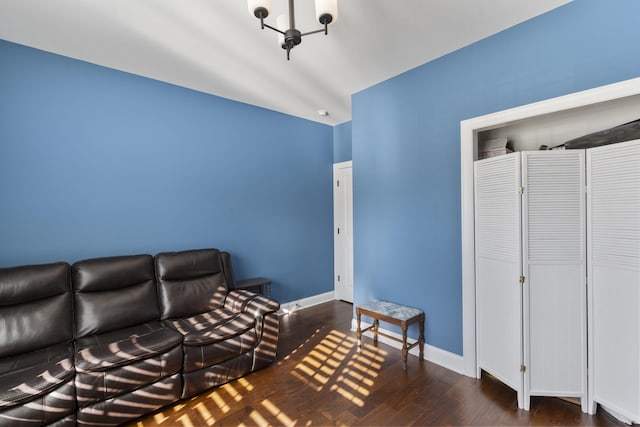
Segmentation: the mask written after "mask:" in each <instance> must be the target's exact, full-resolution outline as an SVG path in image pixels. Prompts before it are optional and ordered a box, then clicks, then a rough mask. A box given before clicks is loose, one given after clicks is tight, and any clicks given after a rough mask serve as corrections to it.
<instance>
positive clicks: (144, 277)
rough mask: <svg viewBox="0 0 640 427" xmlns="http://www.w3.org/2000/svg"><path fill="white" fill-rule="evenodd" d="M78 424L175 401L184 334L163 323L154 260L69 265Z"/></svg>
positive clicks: (109, 421) (116, 419)
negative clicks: (74, 331) (73, 320)
mask: <svg viewBox="0 0 640 427" xmlns="http://www.w3.org/2000/svg"><path fill="white" fill-rule="evenodd" d="M72 287H73V292H74V307H75V323H76V358H75V366H76V371H77V374H76V393H77V399H78V424H80V425H82V424H92V425H99V424H103V425H115V424H120V423H122V422H124V421H127V420H131V419H134V418H137V417H139V416H141V415H143V414H146V413H149V412H152V411H154V410H156V409H158V408H160V407H162V406H166V405H168V404H170V403H172V402H174V401H176V400H178V399H179V398H180V393H181V391H182V382H181V378H180V369H181V367H182V346H181V345H182V336H181V335H180V334H178V333H177V332H176V331H174V330H173V329H171V328H169V327H167V326H165V325H163V324H162V323H161V322H160V313H159V310H158V298H157V293H156V282H155V274H154V269H153V258H152V257H151V256H150V255H135V256H122V257H110V258H99V259H90V260H85V261H80V262H77V263H75V264H74V265H73V266H72Z"/></svg>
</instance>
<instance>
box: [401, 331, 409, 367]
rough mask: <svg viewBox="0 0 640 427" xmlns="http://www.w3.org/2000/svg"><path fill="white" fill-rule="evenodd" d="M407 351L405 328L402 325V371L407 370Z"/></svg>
mask: <svg viewBox="0 0 640 427" xmlns="http://www.w3.org/2000/svg"><path fill="white" fill-rule="evenodd" d="M408 354H409V349H408V348H407V326H406V325H402V370H404V371H406V370H407V355H408Z"/></svg>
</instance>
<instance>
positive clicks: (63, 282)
mask: <svg viewBox="0 0 640 427" xmlns="http://www.w3.org/2000/svg"><path fill="white" fill-rule="evenodd" d="M72 319H73V311H72V308H71V291H70V287H69V264H67V263H63V262H60V263H54V264H44V265H30V266H21V267H11V268H1V269H0V358H3V357H8V356H13V355H17V354H22V353H26V352H31V351H34V350H38V349H42V348H46V347H49V346H52V345H54V344H60V343H65V342H71V340H72V339H73V320H72Z"/></svg>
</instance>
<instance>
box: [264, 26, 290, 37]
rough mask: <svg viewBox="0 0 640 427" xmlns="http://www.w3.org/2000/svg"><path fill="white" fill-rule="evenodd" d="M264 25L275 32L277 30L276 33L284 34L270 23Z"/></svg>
mask: <svg viewBox="0 0 640 427" xmlns="http://www.w3.org/2000/svg"><path fill="white" fill-rule="evenodd" d="M264 26H265V27H266V28H269V29H270V30H273V31H275V32H277V33H280V34H282V35H283V36H284V35H286V34H285V32H284V31H280V30H279V29H277V28H276V27H272V26H271V25H269V24H264Z"/></svg>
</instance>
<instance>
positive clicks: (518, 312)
mask: <svg viewBox="0 0 640 427" xmlns="http://www.w3.org/2000/svg"><path fill="white" fill-rule="evenodd" d="M474 173H475V176H474V179H475V208H476V215H475V218H476V227H475V229H476V298H477V299H476V334H477V341H478V347H477V352H476V363H477V366H476V367H477V369H478V372H480V371H481V370H484V371H486V372H489V373H491V374H492V375H493V376H495V377H496V378H498V379H500V380H501V381H503V382H504V383H505V384H507V385H509V386H510V387H512V388H513V389H515V390H516V391H518V396H521V395H522V389H523V387H522V374H521V373H520V365H521V363H522V355H521V349H522V323H521V319H522V293H521V288H520V285H519V284H518V279H519V276H520V275H521V274H522V256H521V248H520V247H521V245H520V243H521V223H520V214H521V209H520V196H519V195H518V187H519V185H520V153H513V154H509V155H504V156H500V157H494V158H491V159H486V160H480V161H477V162H475V164H474ZM519 402H520V399H519Z"/></svg>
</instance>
